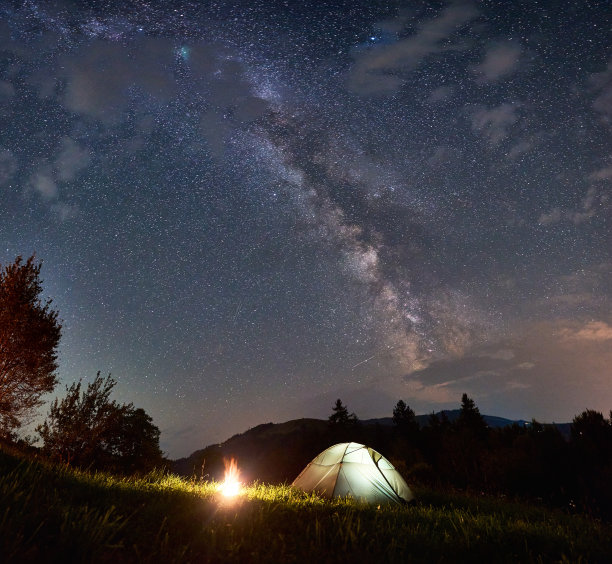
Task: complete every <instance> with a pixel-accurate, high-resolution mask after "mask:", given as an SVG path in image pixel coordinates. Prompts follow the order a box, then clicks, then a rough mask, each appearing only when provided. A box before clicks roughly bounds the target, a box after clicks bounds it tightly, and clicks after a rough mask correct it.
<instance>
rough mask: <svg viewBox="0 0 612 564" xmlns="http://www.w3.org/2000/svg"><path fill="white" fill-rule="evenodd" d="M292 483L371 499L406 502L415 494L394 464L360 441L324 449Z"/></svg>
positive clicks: (333, 494) (329, 493) (326, 492)
mask: <svg viewBox="0 0 612 564" xmlns="http://www.w3.org/2000/svg"><path fill="white" fill-rule="evenodd" d="M291 485H292V486H295V487H297V488H299V489H301V490H304V491H306V492H312V491H314V492H318V493H319V494H321V495H323V496H325V497H329V498H332V497H344V496H351V497H354V498H355V499H360V500H362V501H366V502H369V503H389V502H390V503H404V502H406V501H410V500H412V499H413V498H414V496H413V495H412V492H411V491H410V488H409V487H408V484H406V482H405V481H404V479H403V478H402V477H401V475H400V473H399V472H398V471H397V470H396V469H395V468H394V467H393V465H392V464H391V463H390V462H389V461H388V460H387V459H386V458H385V457H384V456H383V455H382V454H380V453H379V452H376V451H375V450H374V449H372V448H369V447H367V446H365V445H361V444H359V443H340V444H337V445H334V446H331V447H329V448H328V449H327V450H324V451H323V452H322V453H321V454H319V455H318V456H317V457H315V458H314V459H313V460H312V462H310V463H309V464H308V465H307V466H306V468H304V470H302V472H301V474H300V475H299V476H298V477H297V478H296V479H295V480H294V481H293V484H291Z"/></svg>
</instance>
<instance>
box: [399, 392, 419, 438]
mask: <svg viewBox="0 0 612 564" xmlns="http://www.w3.org/2000/svg"><path fill="white" fill-rule="evenodd" d="M393 423H394V424H395V425H396V426H397V428H398V429H399V430H400V431H402V432H403V433H406V434H414V433H415V432H416V431H418V430H419V424H418V423H417V420H416V415H415V413H414V411H413V410H412V409H410V407H408V406H407V405H406V402H404V400H399V401H398V402H397V404H396V405H395V407H394V408H393Z"/></svg>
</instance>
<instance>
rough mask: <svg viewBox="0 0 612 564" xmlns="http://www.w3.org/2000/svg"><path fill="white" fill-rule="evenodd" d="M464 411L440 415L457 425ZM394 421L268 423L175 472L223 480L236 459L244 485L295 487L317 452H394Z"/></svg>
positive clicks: (494, 422)
mask: <svg viewBox="0 0 612 564" xmlns="http://www.w3.org/2000/svg"><path fill="white" fill-rule="evenodd" d="M459 413H460V410H458V409H455V410H445V411H440V412H438V413H436V415H438V417H443V416H446V417H447V418H448V420H449V421H451V422H452V421H455V420H456V419H457V417H458V416H459ZM429 417H430V415H418V416H417V421H418V423H419V425H420V426H421V427H425V426H427V425H428V424H429ZM483 417H484V419H485V422H486V423H487V425H489V427H491V428H500V427H506V426H511V425H515V424H516V425H519V426H521V427H526V426H529V425H531V422H529V421H525V420H522V419H519V420H512V419H506V418H503V417H496V416H492V415H484V416H483ZM570 425H571V424H570V423H564V424H555V426H556V427H557V429H558V430H559V431H560V432H561V434H562V435H563V436H564V437H566V438H569V429H570ZM392 429H393V419H392V418H391V417H382V418H379V419H366V420H362V421H360V425H359V426H357V427H355V428H353V429H343V430H335V429H332V428H330V425H329V423H328V421H326V420H322V419H294V420H291V421H286V422H285V423H264V424H262V425H257V426H256V427H253V428H251V429H249V430H247V431H245V432H244V433H240V434H237V435H234V436H233V437H230V438H229V439H228V440H226V441H225V442H223V443H220V444H214V445H209V446H207V447H206V448H204V449H201V450H197V451H195V452H194V453H192V454H191V455H190V456H188V457H186V458H181V459H178V460H175V461H173V463H172V466H173V471H174V472H175V473H177V474H180V475H183V476H195V477H197V478H201V479H209V480H210V479H216V480H220V479H222V476H223V473H224V462H223V461H224V459H225V460H228V459H230V458H236V459H238V461H239V463H240V468H241V470H242V472H243V475H244V479H245V480H246V481H252V480H261V481H264V482H269V483H275V482H284V481H288V482H290V481H293V479H294V478H295V477H296V476H297V475H298V474H299V473H300V472H301V471H302V469H303V468H304V467H305V466H306V464H308V462H310V461H311V460H312V459H313V458H314V457H315V456H316V455H317V454H318V453H319V452H321V451H323V450H324V449H326V448H327V447H329V446H330V445H332V444H335V443H339V442H345V441H356V442H361V443H364V444H367V445H368V446H371V447H372V448H374V449H376V450H379V451H380V452H382V453H383V454H384V453H385V452H388V451H389V450H391V449H392V446H393V440H394V439H393V433H392Z"/></svg>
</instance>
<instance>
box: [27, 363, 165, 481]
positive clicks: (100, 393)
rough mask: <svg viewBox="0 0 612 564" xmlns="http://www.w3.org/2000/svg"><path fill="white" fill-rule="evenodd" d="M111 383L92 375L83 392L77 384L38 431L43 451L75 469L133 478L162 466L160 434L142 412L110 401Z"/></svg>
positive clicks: (70, 388) (128, 405)
mask: <svg viewBox="0 0 612 564" xmlns="http://www.w3.org/2000/svg"><path fill="white" fill-rule="evenodd" d="M115 384H116V381H115V380H114V379H113V378H111V376H110V374H109V375H108V376H107V377H106V378H102V376H100V372H98V373H97V374H96V377H95V379H94V381H93V382H91V383H89V384H88V385H87V389H86V390H84V391H82V382H81V380H79V381H78V382H75V383H73V384H72V385H71V386H70V387H67V388H66V392H67V393H66V397H65V398H63V399H62V400H59V399H55V401H54V402H53V404H52V405H51V409H50V411H49V414H48V416H47V419H46V420H45V422H44V423H43V424H42V425H39V426H38V428H37V431H38V433H39V434H40V436H41V437H42V439H43V441H44V446H43V452H44V453H45V454H47V455H48V456H50V457H51V458H53V459H55V460H58V461H61V462H66V463H68V464H72V465H74V466H79V467H93V468H96V469H104V470H111V471H115V472H124V473H133V472H138V471H142V472H145V471H147V470H150V469H152V468H153V467H155V466H157V465H160V464H161V463H162V453H161V451H160V450H159V429H158V428H157V427H156V426H155V425H153V422H152V419H151V418H150V417H149V416H148V415H147V414H146V413H145V411H144V410H143V409H135V408H134V406H133V405H132V404H131V403H130V404H124V405H119V404H118V403H117V402H116V401H114V400H111V399H110V394H111V392H112V390H113V388H114V386H115Z"/></svg>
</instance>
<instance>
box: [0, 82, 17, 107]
mask: <svg viewBox="0 0 612 564" xmlns="http://www.w3.org/2000/svg"><path fill="white" fill-rule="evenodd" d="M14 95H15V87H14V86H13V85H12V84H11V83H10V82H7V81H6V80H0V103H2V102H8V101H10V100H11V98H12V97H13V96H14Z"/></svg>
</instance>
